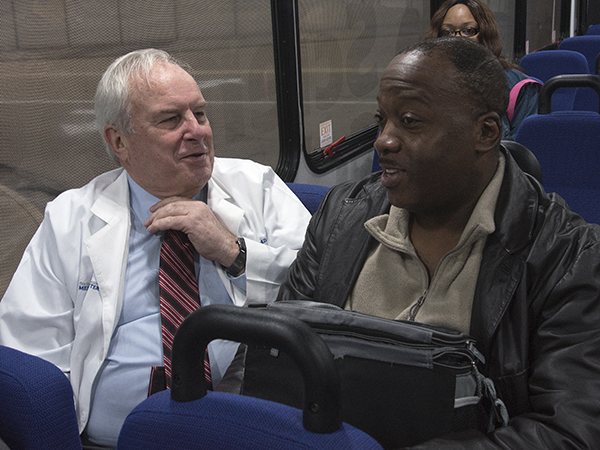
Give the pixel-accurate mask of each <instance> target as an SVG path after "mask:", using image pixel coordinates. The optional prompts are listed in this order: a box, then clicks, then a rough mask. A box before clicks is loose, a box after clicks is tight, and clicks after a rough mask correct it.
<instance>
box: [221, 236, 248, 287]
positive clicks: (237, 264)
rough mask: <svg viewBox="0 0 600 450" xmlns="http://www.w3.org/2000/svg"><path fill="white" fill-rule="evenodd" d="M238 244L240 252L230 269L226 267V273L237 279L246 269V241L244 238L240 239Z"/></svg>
mask: <svg viewBox="0 0 600 450" xmlns="http://www.w3.org/2000/svg"><path fill="white" fill-rule="evenodd" d="M236 243H237V245H238V247H239V249H240V252H239V253H238V255H237V257H236V258H235V261H233V263H232V264H231V265H230V266H229V267H224V269H225V272H227V273H228V274H229V275H231V276H232V277H237V276H238V275H240V274H241V273H242V271H243V270H244V269H245V268H246V241H244V238H243V237H238V238H237V241H236Z"/></svg>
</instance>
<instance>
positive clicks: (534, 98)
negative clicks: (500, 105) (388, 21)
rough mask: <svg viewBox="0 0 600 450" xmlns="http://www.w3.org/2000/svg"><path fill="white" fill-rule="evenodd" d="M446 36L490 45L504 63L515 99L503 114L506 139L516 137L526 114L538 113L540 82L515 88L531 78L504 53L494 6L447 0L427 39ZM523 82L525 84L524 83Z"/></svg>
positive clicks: (434, 19)
mask: <svg viewBox="0 0 600 450" xmlns="http://www.w3.org/2000/svg"><path fill="white" fill-rule="evenodd" d="M442 36H462V37H465V38H468V39H472V40H474V41H475V42H478V43H479V44H481V45H483V46H484V47H487V48H488V49H489V50H490V51H491V52H492V53H493V54H494V55H496V57H497V58H498V60H499V61H500V63H501V64H502V67H504V73H505V74H506V80H507V82H508V87H509V88H510V89H511V94H513V95H511V97H512V102H511V104H509V109H508V111H507V115H505V116H504V117H502V139H506V140H514V138H515V135H516V134H517V129H518V128H519V125H520V124H521V122H522V121H523V119H525V117H527V116H529V115H531V114H537V103H538V87H539V84H537V83H527V82H525V83H524V84H522V85H520V86H518V87H516V88H515V92H514V93H513V91H512V89H513V88H514V87H515V86H516V85H517V84H518V83H520V82H521V81H523V80H526V79H528V77H527V74H525V72H524V71H523V69H522V68H521V67H520V66H519V65H517V64H514V63H512V62H510V61H508V60H507V59H506V58H505V57H504V56H502V44H501V43H500V33H499V31H498V23H497V22H496V19H495V18H494V14H493V13H492V11H491V10H490V8H489V7H488V6H487V5H486V4H485V3H483V2H481V1H480V0H447V1H445V2H444V3H443V4H442V5H441V6H440V8H439V9H438V10H437V11H436V12H435V14H434V15H433V17H432V18H431V22H430V25H429V31H428V32H427V34H426V35H425V39H433V38H436V37H442ZM521 86H522V87H521Z"/></svg>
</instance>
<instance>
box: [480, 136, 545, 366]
mask: <svg viewBox="0 0 600 450" xmlns="http://www.w3.org/2000/svg"><path fill="white" fill-rule="evenodd" d="M501 151H503V152H504V154H505V156H506V169H505V173H504V180H503V182H502V188H501V190H500V195H499V197H498V202H497V204H496V213H495V216H494V217H495V222H496V231H495V232H494V233H493V234H492V235H490V236H489V237H488V241H487V243H486V246H485V248H484V253H483V259H482V261H481V267H480V270H479V277H478V279H477V287H476V289H475V301H474V302H473V313H472V315H471V331H470V334H471V335H472V336H473V338H475V340H476V341H477V343H478V345H477V347H478V349H479V350H480V351H481V352H482V353H483V354H484V355H487V353H488V349H489V345H490V342H491V340H492V337H493V336H494V335H495V333H496V330H497V329H498V326H499V324H500V321H501V320H502V318H503V317H504V314H505V313H506V311H507V309H508V306H509V305H510V303H511V301H512V299H513V298H514V296H515V293H516V290H517V289H518V288H519V283H520V281H521V280H522V275H523V271H524V270H525V261H526V258H527V253H528V251H522V250H526V249H527V248H528V246H530V245H531V241H532V239H533V234H534V231H535V227H536V225H537V224H536V215H537V210H538V204H539V198H540V195H539V192H540V191H541V190H542V188H541V186H540V185H539V183H538V182H537V181H535V180H534V179H533V177H530V176H529V175H526V174H525V173H524V172H523V171H522V170H521V169H520V168H519V166H518V165H517V163H516V162H515V160H514V159H513V158H512V156H511V155H510V153H509V152H508V151H506V149H504V148H502V149H501ZM521 287H523V286H521Z"/></svg>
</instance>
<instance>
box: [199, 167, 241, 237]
mask: <svg viewBox="0 0 600 450" xmlns="http://www.w3.org/2000/svg"><path fill="white" fill-rule="evenodd" d="M206 203H207V204H208V206H209V207H210V209H211V210H212V212H213V213H214V215H215V216H216V218H217V219H219V222H221V225H223V226H224V227H225V228H226V229H227V230H228V231H229V232H230V233H232V234H234V235H236V236H238V235H239V228H240V223H241V221H242V218H243V217H244V211H243V210H242V209H241V208H240V207H238V206H236V205H234V204H233V203H232V197H231V195H229V193H228V191H227V190H226V187H225V186H224V185H223V184H222V183H221V182H220V180H218V179H216V178H215V177H214V176H213V178H211V179H210V180H209V182H208V197H207V201H206Z"/></svg>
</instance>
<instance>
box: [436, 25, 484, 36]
mask: <svg viewBox="0 0 600 450" xmlns="http://www.w3.org/2000/svg"><path fill="white" fill-rule="evenodd" d="M478 33H479V28H474V27H467V28H463V29H462V30H456V31H455V30H448V29H445V30H442V31H441V32H440V36H441V37H448V36H457V35H460V36H462V37H473V36H476V35H477V34H478Z"/></svg>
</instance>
